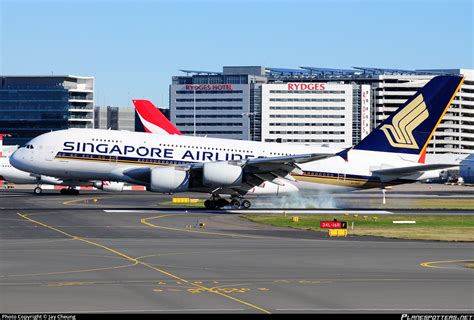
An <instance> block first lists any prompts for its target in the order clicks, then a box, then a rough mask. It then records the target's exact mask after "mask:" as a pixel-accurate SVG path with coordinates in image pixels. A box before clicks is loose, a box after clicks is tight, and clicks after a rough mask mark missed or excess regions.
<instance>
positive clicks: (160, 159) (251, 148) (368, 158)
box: [11, 129, 439, 193]
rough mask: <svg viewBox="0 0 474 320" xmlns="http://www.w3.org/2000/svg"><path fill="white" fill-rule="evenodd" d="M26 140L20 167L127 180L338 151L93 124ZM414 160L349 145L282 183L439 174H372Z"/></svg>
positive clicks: (313, 184)
mask: <svg viewBox="0 0 474 320" xmlns="http://www.w3.org/2000/svg"><path fill="white" fill-rule="evenodd" d="M30 144H31V145H32V146H33V148H31V149H27V148H20V149H18V150H17V151H16V152H15V153H14V154H13V155H12V161H11V162H12V164H13V165H14V166H15V167H17V168H18V169H21V170H25V171H28V172H33V173H36V174H40V175H48V176H54V177H58V178H62V179H80V180H111V181H126V182H129V181H127V179H126V177H125V176H124V175H123V172H124V171H126V170H127V169H132V168H137V167H140V166H147V167H150V166H173V165H186V164H190V163H197V162H215V161H232V160H239V159H248V158H257V157H278V156H290V155H299V154H310V153H337V152H339V151H342V150H335V149H330V148H325V147H317V146H308V145H295V144H284V143H265V142H254V141H240V140H230V139H216V138H203V137H192V136H172V135H150V134H147V133H138V132H128V131H111V130H95V129H69V130H61V131H55V132H50V133H46V134H43V135H41V136H39V137H36V138H34V139H33V140H31V141H30ZM417 160H418V157H417V156H415V155H405V154H396V153H387V152H374V151H364V150H351V151H349V153H348V161H345V160H344V159H343V158H342V157H339V156H334V157H331V158H327V159H324V160H318V161H313V162H309V163H304V164H300V165H299V167H300V168H301V169H302V171H303V174H302V175H297V176H296V175H294V176H293V177H294V178H295V179H296V181H293V182H289V181H288V180H285V186H286V188H287V189H288V190H287V191H288V192H293V191H301V190H337V189H341V188H342V189H348V188H349V189H354V188H373V187H383V186H384V185H390V184H399V183H407V182H412V181H416V180H421V179H427V178H431V177H432V176H433V175H437V174H439V172H428V173H424V174H420V173H417V174H414V175H412V176H405V177H403V179H402V180H401V179H393V180H392V181H384V182H382V181H381V180H380V178H379V177H377V176H375V175H373V174H372V171H373V170H379V169H388V168H394V167H404V166H407V167H408V166H413V165H416V164H417ZM261 187H262V188H263V187H265V186H261ZM258 188H259V187H255V188H254V190H251V191H249V193H252V192H255V193H259V189H258ZM265 188H270V187H269V186H266V187H265ZM264 193H265V192H264Z"/></svg>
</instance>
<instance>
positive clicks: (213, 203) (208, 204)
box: [204, 200, 216, 210]
mask: <svg viewBox="0 0 474 320" xmlns="http://www.w3.org/2000/svg"><path fill="white" fill-rule="evenodd" d="M204 207H205V208H206V209H209V210H213V209H215V208H216V201H214V200H206V201H204Z"/></svg>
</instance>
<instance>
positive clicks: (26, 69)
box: [0, 0, 474, 106]
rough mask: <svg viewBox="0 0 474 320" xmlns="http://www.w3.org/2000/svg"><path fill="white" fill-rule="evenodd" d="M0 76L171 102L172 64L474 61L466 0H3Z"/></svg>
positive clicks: (410, 65)
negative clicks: (72, 80)
mask: <svg viewBox="0 0 474 320" xmlns="http://www.w3.org/2000/svg"><path fill="white" fill-rule="evenodd" d="M0 3H1V4H0V74H6V75H14V74H29V75H40V74H51V72H53V73H54V74H73V75H82V76H94V77H96V104H98V105H114V106H124V105H131V102H130V100H131V99H132V98H146V99H150V100H152V101H153V102H154V103H155V104H156V105H157V106H162V105H165V106H167V104H168V85H169V84H170V83H171V76H173V75H179V74H181V73H180V72H179V71H178V69H193V70H212V71H221V69H222V66H223V65H263V66H267V67H285V68H296V67H298V66H318V67H330V68H350V67H352V66H370V67H386V68H403V69H428V68H430V69H431V68H460V67H461V68H473V67H474V53H473V38H474V31H473V29H474V21H473V19H474V18H473V15H474V13H473V10H474V9H473V2H472V1H470V0H445V1H441V0H431V1H429V0H426V1H421V0H414V1H413V0H410V1H375V0H366V1H349V0H336V1H329V0H327V1H303V0H293V1H291V0H279V1H275V0H260V1H234V0H232V1H225V0H221V1H199V0H196V1H184V0H181V1H171V0H169V1H151V0H148V1H144V0H141V1H123V0H121V1H104V0H102V1H78V0H69V1H66V0H63V1H59V0H56V1H42V0H35V1H26V0H0Z"/></svg>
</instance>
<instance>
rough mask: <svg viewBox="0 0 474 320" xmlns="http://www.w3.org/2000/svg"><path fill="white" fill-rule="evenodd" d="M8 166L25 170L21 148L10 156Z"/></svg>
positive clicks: (23, 153) (24, 160) (24, 157)
mask: <svg viewBox="0 0 474 320" xmlns="http://www.w3.org/2000/svg"><path fill="white" fill-rule="evenodd" d="M10 164H11V165H12V166H14V167H15V168H17V169H19V170H25V165H26V155H25V150H23V149H22V148H20V149H18V150H16V151H15V152H13V153H12V155H11V156H10Z"/></svg>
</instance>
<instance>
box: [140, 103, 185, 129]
mask: <svg viewBox="0 0 474 320" xmlns="http://www.w3.org/2000/svg"><path fill="white" fill-rule="evenodd" d="M132 102H133V104H134V105H135V109H136V110H137V112H138V116H139V117H140V120H141V121H142V124H143V127H145V130H146V132H150V133H161V134H177V135H181V134H182V133H181V132H180V131H179V130H178V129H177V128H176V127H175V126H174V125H173V124H172V123H171V122H170V121H169V120H168V119H167V118H166V117H165V116H164V115H163V113H161V112H160V110H159V109H158V108H156V107H155V106H154V105H153V103H151V102H150V101H148V100H132Z"/></svg>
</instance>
